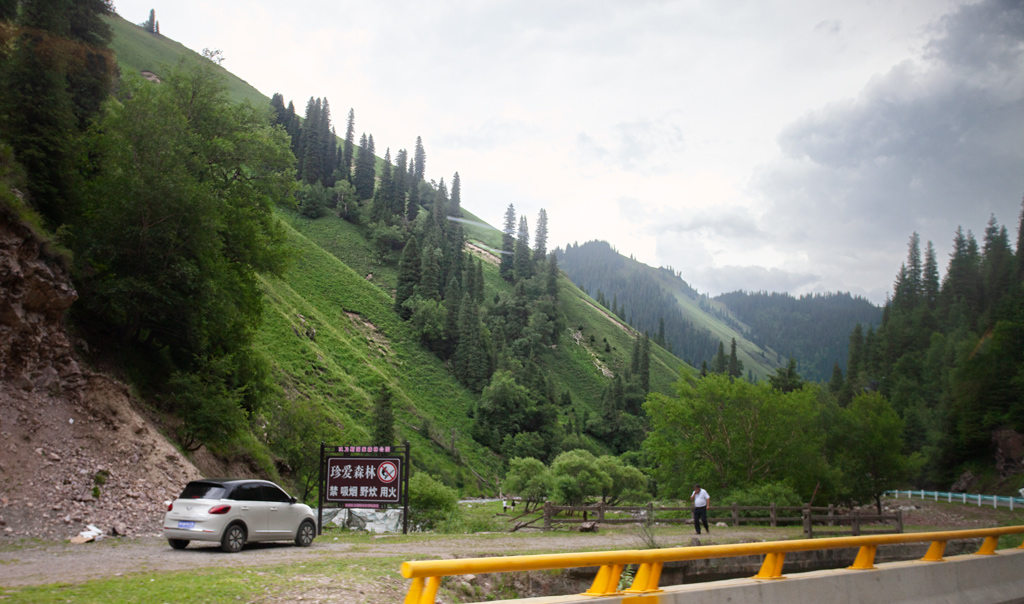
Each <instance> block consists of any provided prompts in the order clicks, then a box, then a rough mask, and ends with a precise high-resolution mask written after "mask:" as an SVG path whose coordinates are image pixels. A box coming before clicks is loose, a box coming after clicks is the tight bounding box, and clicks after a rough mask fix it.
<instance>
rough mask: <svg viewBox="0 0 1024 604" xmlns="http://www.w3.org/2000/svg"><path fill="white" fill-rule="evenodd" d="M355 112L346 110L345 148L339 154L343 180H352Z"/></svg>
mask: <svg viewBox="0 0 1024 604" xmlns="http://www.w3.org/2000/svg"><path fill="white" fill-rule="evenodd" d="M355 136H356V112H355V109H349V110H348V126H347V127H346V128H345V148H344V151H343V152H342V154H341V173H342V174H343V175H344V177H345V180H351V179H352V160H353V158H354V156H355Z"/></svg>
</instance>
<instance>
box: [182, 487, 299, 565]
mask: <svg viewBox="0 0 1024 604" xmlns="http://www.w3.org/2000/svg"><path fill="white" fill-rule="evenodd" d="M163 526H164V537H166V538H167V542H168V543H170V544H171V547H173V548H174V549H184V548H185V547H186V546H188V542H189V541H215V542H220V547H221V549H222V550H224V551H226V552H237V551H240V550H241V549H242V547H243V546H244V545H245V544H246V543H250V542H256V541H295V544H296V545H301V546H303V547H306V546H309V545H310V544H312V543H313V539H314V538H315V537H316V516H315V515H314V514H313V510H312V509H310V507H309V506H308V505H305V504H302V503H296V500H295V498H294V497H291V496H289V495H288V493H285V492H284V491H283V490H282V489H281V487H279V486H277V485H276V484H274V483H272V482H269V481H267V480H248V479H244V480H236V479H218V478H211V479H206V480H194V481H192V482H190V483H188V484H187V485H185V490H184V491H182V492H181V495H179V496H178V498H177V499H175V500H174V501H173V502H171V503H170V505H168V506H167V514H165V515H164V525H163Z"/></svg>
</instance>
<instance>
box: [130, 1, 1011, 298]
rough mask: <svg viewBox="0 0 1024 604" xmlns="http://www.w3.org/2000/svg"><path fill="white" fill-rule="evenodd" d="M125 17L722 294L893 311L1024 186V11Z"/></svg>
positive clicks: (429, 9) (485, 202)
mask: <svg viewBox="0 0 1024 604" xmlns="http://www.w3.org/2000/svg"><path fill="white" fill-rule="evenodd" d="M117 6H118V10H119V11H121V12H122V14H124V15H126V17H127V18H129V20H131V21H142V20H144V19H145V18H146V16H147V15H148V13H149V9H150V8H155V10H156V13H157V18H158V19H159V20H160V22H161V31H162V32H163V33H165V34H166V35H167V36H169V37H171V38H174V39H177V40H180V41H182V42H183V43H184V44H186V45H187V46H189V47H191V48H196V49H201V48H203V47H206V46H208V47H211V48H220V49H222V50H223V51H224V53H225V56H226V57H227V60H226V62H225V66H226V67H228V68H229V69H231V70H232V71H234V72H235V73H236V74H237V75H239V76H240V77H242V78H243V79H246V80H247V81H249V82H250V83H252V84H253V85H255V86H256V87H257V88H259V89H260V90H261V91H263V92H264V93H266V94H268V95H269V94H271V93H273V92H281V93H283V94H284V95H285V97H286V99H291V100H293V101H294V102H295V104H296V106H298V107H300V108H301V107H303V106H304V105H305V100H306V99H307V98H309V97H310V96H317V97H324V96H326V97H327V98H329V100H330V102H331V106H332V109H333V112H334V117H335V121H336V122H337V123H338V124H339V126H343V125H344V116H345V115H346V114H347V112H348V108H349V107H352V108H354V109H355V115H356V130H357V134H359V133H362V132H367V133H372V134H373V135H374V139H375V142H376V146H377V148H378V149H381V150H382V151H383V149H385V148H388V147H390V148H391V150H392V153H394V152H396V151H397V150H398V149H399V148H402V147H405V148H407V149H408V148H412V145H413V142H414V141H415V139H416V136H418V135H419V136H422V138H423V142H424V145H425V147H426V151H427V172H428V178H434V179H440V178H441V177H444V178H445V180H446V181H447V180H450V178H451V175H452V174H453V173H454V172H455V171H458V172H459V174H460V176H461V177H462V182H463V191H462V193H463V196H462V197H463V205H464V206H465V207H467V208H468V209H470V210H471V211H473V212H474V213H476V214H478V215H479V216H481V217H482V218H483V219H485V220H487V221H489V222H491V223H492V224H499V223H500V222H501V218H502V215H503V214H504V211H505V208H506V207H507V205H508V204H509V203H513V204H514V205H515V206H516V209H517V210H518V211H519V213H520V214H523V215H526V216H527V217H528V218H529V219H530V221H531V223H532V222H533V221H534V219H535V217H536V215H537V212H538V210H539V209H540V208H542V207H543V208H545V209H546V210H547V212H548V215H549V229H550V232H549V235H550V236H549V242H550V243H551V245H552V247H554V246H555V245H564V244H565V243H568V242H572V241H578V242H584V241H587V240H590V239H607V240H608V241H610V242H611V243H612V244H613V245H614V246H615V247H616V248H617V249H619V250H620V251H622V252H623V253H625V254H627V255H629V254H633V255H635V256H636V257H637V258H638V259H640V260H641V261H644V262H647V263H649V264H652V265H672V266H674V267H675V268H677V269H678V270H681V271H682V273H683V278H684V279H686V280H687V281H689V282H691V283H692V284H693V285H694V286H695V287H696V288H698V289H699V290H701V291H704V292H709V293H712V294H714V293H718V292H719V291H725V290H734V289H738V288H746V289H769V290H771V289H778V290H790V291H792V292H793V293H803V292H805V291H822V290H832V291H835V290H842V291H851V292H853V293H863V294H864V295H869V296H870V297H871V298H872V299H873V300H874V301H876V302H881V301H882V300H883V299H884V296H885V292H886V291H887V290H888V289H889V287H890V284H891V282H892V276H893V275H894V274H895V272H896V270H898V268H899V264H900V262H901V261H902V259H903V256H904V254H905V249H906V248H905V245H906V240H907V237H909V235H910V233H911V232H912V231H914V230H917V231H918V232H920V233H921V235H922V239H923V240H928V239H932V240H934V241H935V243H936V247H937V249H938V250H939V255H940V258H942V257H943V256H942V251H943V249H944V246H946V245H948V242H949V241H950V240H951V237H952V231H953V229H954V228H955V226H956V224H963V225H964V226H965V228H973V229H975V230H976V231H980V230H981V229H982V228H983V226H984V224H985V222H986V221H987V219H988V216H989V214H990V213H993V212H994V213H995V214H996V216H997V218H999V220H1000V221H1001V222H1002V223H1004V224H1011V225H1012V224H1013V221H1014V220H1015V218H1016V216H1017V209H1018V203H1019V199H1020V196H1021V194H1022V193H1024V182H1022V178H1024V176H1022V175H1024V169H1022V163H1024V151H1022V144H1024V143H1022V141H1024V136H1021V133H1022V132H1024V123H1022V120H1024V110H1022V105H1021V102H1022V98H1024V95H1022V92H1021V90H1022V83H1021V82H1022V79H1024V65H1022V63H1021V60H1022V59H1021V57H1022V54H1021V53H1022V51H1021V40H1022V33H1024V25H1022V24H1021V21H1020V16H1019V13H1020V10H1021V5H1020V3H1019V2H1016V1H1014V0H1002V1H995V0H983V1H981V2H976V3H974V2H967V1H965V0H892V1H890V2H884V3H859V2H848V1H847V0H816V1H814V2H810V1H804V2H789V1H785V0H769V1H767V2H755V1H753V0H740V1H737V2H727V3H723V2H713V1H710V0H687V1H673V0H664V1H660V0H649V1H642V2H612V1H610V0H599V1H596V2H593V1H590V2H584V1H583V0H573V1H567V2H545V1H541V0H527V1H520V2H511V1H493V2H476V1H470V0H437V1H436V2H432V3H419V2H408V1H402V0H398V1H396V2H388V3H370V2H354V1H349V0H345V1H341V2H308V1H300V2H294V3H292V4H290V5H288V6H287V9H286V10H282V6H281V5H280V4H279V3H270V2H267V1H265V0H254V1H250V2H244V3H242V2H217V3H214V2H208V1H205V0H176V1H175V2H173V3H171V2H168V3H166V4H164V5H160V4H159V3H158V4H156V5H154V4H153V3H152V2H149V3H146V4H143V3H141V2H138V1H137V0H132V1H119V2H117ZM743 279H749V280H750V282H749V283H746V282H744V281H743ZM773 283H774V284H775V285H774V286H773V285H772V284H773Z"/></svg>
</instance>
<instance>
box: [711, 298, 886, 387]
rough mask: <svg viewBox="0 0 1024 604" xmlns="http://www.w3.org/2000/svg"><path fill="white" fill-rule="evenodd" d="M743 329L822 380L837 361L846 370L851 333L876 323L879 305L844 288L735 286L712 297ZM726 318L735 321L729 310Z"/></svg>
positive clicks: (805, 373) (808, 376)
mask: <svg viewBox="0 0 1024 604" xmlns="http://www.w3.org/2000/svg"><path fill="white" fill-rule="evenodd" d="M714 299H715V300H716V301H718V302H721V303H723V304H725V306H726V307H728V309H729V310H730V311H731V312H732V314H733V315H734V316H735V317H736V318H737V319H739V321H742V323H743V325H744V326H745V327H746V328H747V331H746V334H747V337H748V338H750V339H751V340H752V341H754V342H755V343H756V344H758V345H761V346H770V347H771V348H773V349H775V350H778V351H779V354H780V355H782V357H784V358H788V357H794V358H796V359H797V361H798V362H799V371H800V374H801V375H802V376H803V377H804V378H806V379H810V380H817V381H824V380H828V379H829V378H830V376H831V375H832V369H833V367H834V365H835V363H839V367H840V369H842V370H843V373H844V374H845V373H846V361H847V356H848V354H849V349H850V332H852V331H853V328H854V327H855V326H856V325H857V324H858V323H860V324H861V325H863V326H865V328H866V327H867V326H868V325H876V326H877V325H878V324H879V323H880V322H881V320H882V309H881V308H878V307H877V306H875V305H874V304H872V303H871V302H870V301H868V300H866V299H864V298H861V297H859V296H852V295H850V294H849V293H846V292H836V293H827V294H808V295H804V296H800V297H793V296H792V295H790V294H788V293H779V292H772V293H768V292H750V293H748V292H743V291H735V292H729V293H726V294H721V295H719V296H716V297H715V298H714ZM722 318H723V320H725V321H727V322H732V323H735V320H734V319H733V318H731V317H729V316H727V315H725V316H723V317H722Z"/></svg>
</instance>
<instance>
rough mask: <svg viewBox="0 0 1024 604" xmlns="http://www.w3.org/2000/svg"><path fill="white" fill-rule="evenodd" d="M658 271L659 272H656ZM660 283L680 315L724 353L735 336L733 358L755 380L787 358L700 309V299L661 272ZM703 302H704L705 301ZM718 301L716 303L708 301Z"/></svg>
mask: <svg viewBox="0 0 1024 604" xmlns="http://www.w3.org/2000/svg"><path fill="white" fill-rule="evenodd" d="M659 272H661V271H659ZM660 279H661V282H662V284H663V286H664V287H665V289H666V291H669V292H671V293H672V295H673V296H674V297H675V299H676V301H677V302H678V303H679V308H680V309H682V311H683V316H684V317H686V318H687V319H689V320H690V321H691V322H693V324H694V325H696V326H698V327H701V328H704V329H707V330H709V331H710V332H711V333H712V334H713V335H714V337H715V338H716V339H718V340H720V341H721V342H722V343H723V344H724V345H725V352H726V354H728V353H729V345H730V343H731V342H732V339H733V338H736V357H737V358H739V360H741V361H743V368H744V369H745V370H750V372H751V373H753V374H754V377H756V378H757V379H759V380H760V379H764V378H765V377H766V376H768V375H770V374H772V373H774V372H775V370H776V369H777V368H778V367H781V366H783V365H785V361H786V360H787V359H781V357H780V356H779V355H778V354H777V353H776V352H775V351H774V350H772V349H770V348H767V347H765V348H762V347H761V346H758V345H757V344H755V343H754V342H751V341H750V340H748V339H747V337H746V334H745V332H742V331H739V330H737V329H735V328H733V327H732V326H731V325H729V324H728V323H726V322H724V321H722V320H721V319H719V318H718V317H716V316H714V315H713V314H711V313H708V312H707V311H706V310H704V309H703V308H701V301H700V299H699V298H696V297H694V296H693V295H692V294H691V293H689V292H688V291H686V289H688V288H686V289H684V288H680V287H677V286H675V281H676V280H673V279H669V278H667V277H666V276H665V275H664V273H662V274H661V275H660ZM705 304H708V302H707V301H705ZM712 304H719V303H712ZM719 305H720V306H721V307H722V308H721V311H722V312H728V309H727V308H725V305H724V304H719Z"/></svg>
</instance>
